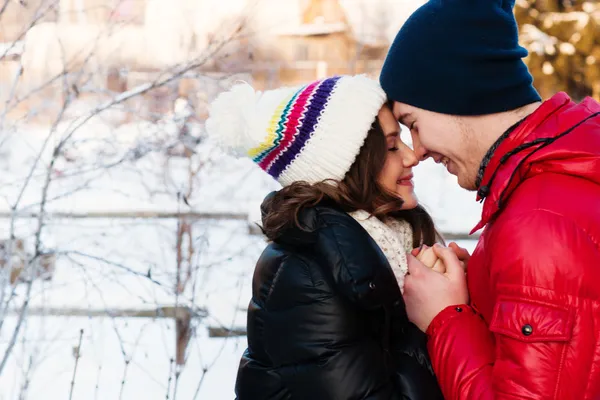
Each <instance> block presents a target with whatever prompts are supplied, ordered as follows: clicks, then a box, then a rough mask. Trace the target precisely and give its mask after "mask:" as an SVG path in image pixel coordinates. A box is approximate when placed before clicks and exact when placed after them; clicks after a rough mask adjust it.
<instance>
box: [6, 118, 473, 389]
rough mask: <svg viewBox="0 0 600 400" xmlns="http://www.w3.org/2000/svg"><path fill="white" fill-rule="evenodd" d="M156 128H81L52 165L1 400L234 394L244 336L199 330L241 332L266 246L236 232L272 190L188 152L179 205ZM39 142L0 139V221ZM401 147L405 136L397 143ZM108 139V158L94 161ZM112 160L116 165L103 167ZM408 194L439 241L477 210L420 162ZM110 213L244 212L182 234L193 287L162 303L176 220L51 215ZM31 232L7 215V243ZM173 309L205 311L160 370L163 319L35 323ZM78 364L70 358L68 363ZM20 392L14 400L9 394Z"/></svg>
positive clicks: (259, 179) (38, 135) (175, 169)
mask: <svg viewBox="0 0 600 400" xmlns="http://www.w3.org/2000/svg"><path fill="white" fill-rule="evenodd" d="M68 123H69V122H68V121H66V122H65V124H64V126H68ZM62 128H63V125H61V126H59V127H58V130H57V133H56V134H55V135H54V136H56V137H60V135H61V129H62ZM168 130H169V127H168V126H165V125H148V124H147V125H144V126H143V129H141V127H140V126H139V125H135V124H132V125H129V126H121V127H119V128H116V129H113V128H111V127H110V126H109V125H108V124H104V123H103V122H102V121H91V122H90V123H89V124H88V125H86V128H85V129H82V130H81V133H79V134H78V136H77V140H74V143H75V145H73V146H72V150H71V153H70V154H71V156H70V157H69V158H70V159H71V161H65V160H63V159H62V158H59V159H58V160H57V161H56V163H55V165H54V171H53V172H52V174H53V176H54V178H53V179H54V180H53V182H52V184H51V185H50V188H49V193H48V198H49V199H52V201H50V202H49V203H48V206H47V209H48V211H49V214H48V219H47V220H46V224H45V228H44V230H43V237H42V239H41V240H42V243H43V244H44V247H45V248H51V249H53V251H54V252H56V254H57V263H56V268H55V271H54V274H53V277H52V279H51V280H49V281H36V282H35V283H34V284H33V285H32V289H31V293H30V296H29V310H30V315H29V316H28V317H27V318H26V319H25V321H24V323H23V326H22V327H21V330H20V334H19V337H18V339H17V341H16V344H15V347H14V349H13V352H12V355H11V357H10V358H9V359H8V361H7V365H6V367H5V370H4V372H3V374H2V376H1V377H0V399H17V398H27V399H32V400H37V399H40V400H42V399H44V400H46V399H55V398H56V399H58V398H61V399H65V398H74V399H91V398H94V399H137V398H143V399H149V400H153V399H157V400H158V399H165V398H182V399H194V398H197V399H232V398H233V397H234V394H233V386H234V382H235V375H236V372H237V366H238V362H239V358H240V355H241V354H242V352H243V350H244V349H245V346H246V340H245V338H244V337H227V338H211V337H209V335H208V330H207V327H209V326H212V327H227V328H236V327H243V326H244V324H245V318H246V314H245V311H244V310H245V308H246V306H247V304H248V301H249V299H250V295H251V291H250V282H251V277H252V272H253V267H254V263H255V261H256V259H257V257H258V255H259V254H260V252H261V251H262V249H263V248H264V245H265V244H264V241H263V239H262V238H261V237H260V236H257V235H252V234H250V233H249V232H250V230H249V227H250V225H251V224H252V222H253V221H255V220H256V218H257V215H258V213H257V211H258V205H259V204H260V202H261V200H262V198H263V197H264V195H265V194H267V193H268V192H269V191H271V190H274V189H277V188H278V185H277V184H276V183H275V182H274V181H272V180H271V178H270V177H268V176H266V174H264V173H263V172H262V171H260V170H259V169H258V168H256V167H255V166H254V165H253V164H252V163H251V162H249V161H247V160H236V159H233V158H230V157H228V156H225V155H224V154H222V153H220V152H219V151H218V150H215V149H213V148H211V147H210V145H206V144H201V145H200V146H199V147H198V149H197V151H198V154H197V157H196V159H197V160H203V162H204V165H203V168H202V173H201V174H200V175H199V176H197V177H196V186H195V189H194V195H193V196H190V198H189V199H186V201H187V204H186V202H184V201H182V199H181V197H180V196H179V197H178V196H177V193H181V192H184V191H185V187H186V185H188V183H189V182H187V181H186V177H187V169H188V164H189V160H187V159H183V158H168V157H166V156H165V155H164V154H162V153H160V152H152V151H151V146H149V145H148V143H151V141H150V139H149V138H150V137H154V138H155V137H160V135H161V134H162V135H163V136H168ZM165 132H167V133H165ZM47 136H48V131H47V130H44V129H40V130H30V131H27V132H15V133H14V134H13V135H9V136H8V137H7V138H5V140H6V141H8V142H6V143H5V144H4V146H3V147H2V148H4V149H7V150H6V151H5V154H4V156H3V157H2V158H1V160H2V162H3V163H4V165H3V166H2V169H3V172H4V173H3V174H2V176H0V187H1V190H0V192H1V193H2V196H3V197H4V200H5V201H4V207H3V208H2V211H5V212H7V213H8V212H9V211H10V207H9V205H10V204H13V203H14V201H15V199H16V197H17V196H19V193H20V192H21V189H22V186H23V182H24V181H25V180H26V177H27V176H28V175H29V174H30V172H31V170H30V168H31V165H32V160H34V159H35V158H36V157H37V155H38V154H40V153H41V154H43V157H42V159H41V160H40V161H39V163H38V164H39V165H38V168H36V169H35V170H33V172H32V178H31V181H30V183H29V185H28V186H27V189H26V190H25V191H24V192H23V195H22V196H23V197H22V201H21V206H20V208H19V210H20V212H21V213H27V212H33V211H35V210H36V208H38V207H39V202H40V193H41V189H42V186H43V182H44V178H45V173H46V172H45V171H46V170H47V166H48V165H47V160H48V159H49V157H51V154H49V153H48V152H46V151H42V150H41V146H42V144H43V143H44V140H45V138H46V137H47ZM403 138H404V139H405V140H408V137H407V135H406V134H404V135H403ZM107 143H110V144H111V146H110V147H109V148H110V149H112V150H111V151H106V148H107V146H106V144H107ZM140 144H143V146H146V147H147V148H148V149H149V150H150V152H149V153H146V155H145V156H143V157H141V158H139V159H132V160H128V154H132V153H136V152H132V149H138V150H139V146H140ZM100 149H102V150H103V151H102V152H100ZM136 154H139V152H137V153H136ZM122 160H126V161H122ZM117 161H120V163H119V164H118V165H116V166H112V167H110V168H107V167H106V166H107V165H113V164H116V163H117ZM99 166H100V167H99ZM415 185H416V191H417V193H418V195H419V198H420V199H421V202H422V203H423V204H424V205H425V206H426V207H427V208H428V209H429V210H430V211H431V212H432V214H433V215H434V217H435V219H436V221H437V223H438V226H439V228H440V229H441V230H442V231H447V232H467V231H468V230H469V229H470V228H471V227H472V226H474V225H475V223H476V222H477V221H478V219H477V218H478V216H479V212H480V206H479V204H478V203H476V202H475V201H474V194H473V193H468V192H465V191H463V190H462V189H460V188H458V186H457V185H456V182H455V178H454V177H452V176H450V175H448V174H447V173H446V171H445V170H444V169H443V168H442V167H440V166H438V165H435V164H434V163H433V162H425V163H422V164H421V165H420V166H418V167H417V168H416V170H415ZM111 211H113V212H118V211H146V212H150V211H163V212H165V211H172V212H189V211H194V212H234V213H239V214H242V215H243V214H247V215H248V219H247V220H222V219H214V220H201V221H197V222H195V223H194V224H193V240H194V248H195V259H194V279H193V280H192V282H191V283H190V285H188V287H186V289H185V291H184V292H183V293H182V294H180V295H175V294H174V291H173V282H174V276H173V274H174V273H173V271H174V263H175V231H176V229H177V221H176V219H162V220H158V219H148V218H126V219H124V218H94V219H85V218H78V219H65V218H62V217H60V216H59V217H52V215H57V214H56V213H58V212H71V213H80V214H81V213H90V212H92V213H93V212H111ZM52 213H54V214H52ZM36 224H37V221H36V220H35V219H33V218H19V219H16V222H15V226H14V230H15V235H16V236H17V237H28V236H30V235H31V233H33V232H35V230H36V227H37V225H36ZM10 225H11V224H10V221H9V220H8V219H7V220H5V223H3V224H2V225H0V228H1V229H4V230H3V231H2V232H1V233H2V237H7V235H8V233H9V232H8V228H9V227H10ZM463 244H464V245H465V246H466V247H467V248H469V249H470V250H471V249H472V248H473V245H474V243H473V242H470V241H467V242H463ZM149 277H151V279H150V278H149ZM23 286H24V285H17V290H16V292H15V300H14V305H13V306H14V308H18V306H20V304H21V303H22V300H23V299H25V298H26V297H27V296H26V293H25V288H24V287H23ZM174 304H181V305H186V306H189V307H192V308H194V309H198V310H200V309H205V310H206V312H207V314H206V315H204V314H202V315H201V316H199V318H196V319H193V321H192V323H193V326H194V334H193V337H192V339H191V341H190V343H189V345H188V348H187V352H186V357H187V360H186V364H185V366H183V367H178V366H176V365H175V364H174V362H173V361H172V359H173V358H174V357H175V327H174V325H175V323H174V322H173V320H172V319H161V318H157V319H151V318H120V317H115V318H111V317H109V316H105V317H99V316H94V317H86V316H79V315H77V316H54V315H47V314H48V313H49V311H48V310H57V309H62V310H66V309H84V310H85V309H88V310H90V312H92V311H94V310H102V309H105V310H106V309H108V310H119V309H131V308H136V309H144V308H147V309H155V308H157V307H160V306H164V305H174ZM7 312H8V313H9V315H7V316H6V317H5V319H4V323H3V325H2V327H1V329H2V331H1V332H0V348H1V347H2V346H4V347H5V348H6V346H7V345H8V343H9V341H10V339H11V334H12V332H13V331H14V326H15V324H16V321H17V316H16V315H15V313H14V312H13V313H11V312H10V311H7ZM80 335H81V344H79V341H80ZM0 352H2V350H1V349H0ZM0 354H2V353H0ZM77 354H78V355H79V356H80V358H79V359H78V361H77V367H75V363H76V360H77V358H76V357H75V355H77ZM74 373H75V377H76V378H75V380H74V381H75V384H74V385H73V392H72V397H69V396H70V392H71V382H72V381H73V375H74ZM176 377H177V379H176ZM24 387H26V389H27V390H26V397H20V393H22V392H23V391H24V390H23V388H24Z"/></svg>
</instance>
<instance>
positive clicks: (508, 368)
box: [380, 0, 600, 400]
mask: <svg viewBox="0 0 600 400" xmlns="http://www.w3.org/2000/svg"><path fill="white" fill-rule="evenodd" d="M513 5H514V1H508V0H479V1H473V0H430V1H429V2H428V3H426V4H425V5H424V6H422V7H421V8H420V9H418V10H417V11H416V12H415V13H414V14H413V15H412V16H411V17H410V18H409V20H408V21H407V22H406V23H405V24H404V25H403V27H402V29H401V30H400V32H399V33H398V35H397V37H396V39H395V41H394V43H393V45H392V47H391V49H390V51H389V54H388V57H387V59H386V61H385V64H384V66H383V70H382V73H381V78H380V80H381V84H382V86H383V88H384V90H385V91H386V92H387V94H388V96H389V97H390V98H391V99H392V100H394V101H395V104H394V114H395V115H396V117H397V118H398V119H399V120H400V122H402V123H403V124H404V125H406V126H408V127H410V129H411V132H412V136H413V145H414V149H415V152H416V153H417V155H418V156H419V157H420V158H421V159H425V158H428V157H431V158H433V159H434V160H435V161H436V162H440V163H443V164H444V165H445V166H446V168H447V169H448V171H449V172H450V173H451V174H453V175H455V176H456V177H457V178H458V184H459V185H460V186H462V187H463V188H465V189H468V190H473V191H477V199H478V200H483V201H484V205H483V215H482V219H481V222H480V223H479V224H478V225H477V226H476V227H475V229H473V231H477V230H479V229H480V228H482V227H485V230H484V231H483V233H482V236H481V239H480V240H479V243H478V245H477V248H476V249H475V251H474V253H473V255H472V257H471V258H470V260H469V262H468V274H467V277H466V278H465V273H464V270H463V269H462V267H461V266H460V264H459V262H458V260H457V258H456V256H454V255H453V252H452V250H450V249H443V248H437V249H436V252H437V254H438V256H439V257H440V258H442V259H443V260H444V262H445V263H446V267H447V269H448V272H447V273H446V274H445V275H441V274H439V273H436V272H434V271H431V270H430V269H428V268H427V267H425V266H424V265H423V264H421V263H420V262H419V261H418V260H416V259H415V258H414V257H411V256H409V258H410V260H409V273H410V275H409V276H408V277H407V280H406V284H405V300H406V304H407V309H408V313H409V316H410V318H411V319H412V320H413V322H415V324H416V325H417V326H419V327H420V328H421V329H422V330H424V331H426V332H427V334H428V335H429V342H428V346H429V352H430V354H431V358H432V362H433V366H434V370H435V372H436V374H437V377H438V380H439V381H440V385H441V387H442V391H443V392H444V396H445V397H446V398H447V399H478V400H482V399H483V400H485V399H557V400H558V399H560V400H568V399H573V400H575V399H577V400H584V399H590V400H591V399H598V398H600V333H599V332H600V104H598V103H597V102H595V101H594V100H592V99H590V98H588V99H585V100H584V101H582V102H581V103H579V104H576V103H575V102H573V101H572V100H571V99H570V98H569V97H568V96H567V95H566V94H564V93H558V94H556V95H555V96H553V97H552V98H550V99H548V100H546V101H545V102H541V99H540V97H539V95H538V94H537V92H536V91H535V89H534V88H533V86H532V78H531V75H530V74H529V72H528V71H527V68H526V66H525V64H524V63H523V62H522V58H523V57H525V56H526V54H527V52H526V51H525V50H524V49H523V48H522V47H520V46H519V45H518V37H517V25H516V22H515V20H514V16H513V13H512V7H513ZM455 250H456V249H455ZM462 258H463V259H466V258H467V255H463V257H462ZM465 280H466V281H467V282H466V281H465ZM467 283H468V285H467ZM467 286H468V292H467ZM469 298H470V300H469Z"/></svg>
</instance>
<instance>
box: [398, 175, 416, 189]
mask: <svg viewBox="0 0 600 400" xmlns="http://www.w3.org/2000/svg"><path fill="white" fill-rule="evenodd" d="M412 179H413V175H412V174H410V175H408V176H405V177H404V178H400V179H398V180H397V181H396V183H397V184H398V185H401V186H410V187H414V184H413V181H412Z"/></svg>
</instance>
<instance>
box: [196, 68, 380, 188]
mask: <svg viewBox="0 0 600 400" xmlns="http://www.w3.org/2000/svg"><path fill="white" fill-rule="evenodd" d="M385 101H386V95H385V93H384V92H383V90H382V89H381V87H380V86H379V83H378V82H377V81H375V80H373V79H370V78H367V77H366V76H364V75H357V76H336V77H332V78H327V79H323V80H319V81H316V82H313V83H310V84H308V85H304V86H301V87H295V88H280V89H275V90H268V91H265V92H257V91H255V90H254V89H253V88H252V87H251V86H250V85H248V84H246V83H243V84H237V85H235V86H234V87H233V88H232V89H231V90H229V91H227V92H224V93H221V94H220V95H219V96H218V97H217V98H216V99H215V100H214V101H213V102H212V104H211V105H210V107H209V114H210V116H209V118H208V120H207V121H206V131H207V133H208V135H209V137H210V138H211V139H214V140H216V141H218V142H219V144H220V145H221V146H222V147H224V148H226V149H228V150H230V151H231V152H233V153H235V154H236V155H245V156H248V157H250V158H252V160H253V161H254V162H255V163H257V164H258V165H259V166H260V167H261V168H262V169H263V170H265V171H266V172H267V173H269V174H270V175H271V176H273V177H274V178H275V179H276V180H277V181H279V183H281V185H283V186H287V185H289V184H291V183H293V182H296V181H305V182H308V183H317V182H321V181H323V180H327V179H333V180H336V181H341V180H342V179H343V178H344V176H345V175H346V173H347V172H348V170H349V169H350V167H351V166H352V164H353V163H354V160H355V159H356V156H357V155H358V153H359V151H360V148H361V147H362V145H363V144H364V141H365V139H366V137H367V134H368V132H369V130H370V128H371V126H372V124H373V122H374V121H375V118H376V117H377V114H378V113H379V110H380V109H381V107H382V106H383V104H384V103H385Z"/></svg>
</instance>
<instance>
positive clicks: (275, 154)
mask: <svg viewBox="0 0 600 400" xmlns="http://www.w3.org/2000/svg"><path fill="white" fill-rule="evenodd" d="M339 79H340V77H333V78H327V79H324V80H322V81H316V82H313V83H311V84H310V85H307V86H304V87H303V88H301V89H300V90H299V91H298V92H296V93H295V94H294V95H293V96H292V98H291V99H290V100H289V101H288V102H287V104H286V105H285V107H283V108H282V109H281V110H280V109H279V108H278V109H277V110H276V111H275V113H274V115H273V118H272V119H271V121H272V122H274V121H275V120H277V127H276V129H275V134H274V135H268V136H267V140H269V139H271V143H270V144H269V145H268V148H267V149H265V150H263V151H261V152H260V153H259V154H258V156H256V157H254V158H253V160H254V162H256V163H258V165H259V166H260V167H261V168H262V169H263V170H265V171H267V172H268V173H269V175H271V176H272V177H274V178H275V179H277V178H279V175H281V173H282V172H283V170H285V168H286V167H287V166H288V165H289V164H290V163H291V162H292V161H293V160H294V158H295V157H296V156H297V155H298V154H299V153H300V152H301V151H302V148H303V147H304V145H305V144H306V142H307V141H308V139H310V137H311V136H312V134H313V132H314V131H315V127H316V126H317V123H318V118H319V116H320V115H321V113H322V112H323V110H324V109H325V106H326V105H327V101H328V100H329V97H330V96H331V93H332V91H333V89H334V88H335V84H336V83H337V81H338V80H339ZM272 129H273V126H272V125H270V126H269V130H272ZM265 147H266V146H264V143H263V144H262V145H261V146H260V148H261V149H264V148H265ZM257 149H258V148H255V149H252V150H251V151H250V152H249V153H256V151H257Z"/></svg>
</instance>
